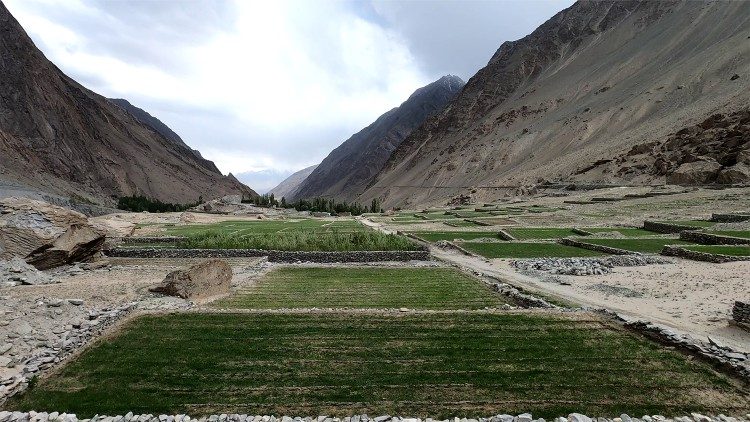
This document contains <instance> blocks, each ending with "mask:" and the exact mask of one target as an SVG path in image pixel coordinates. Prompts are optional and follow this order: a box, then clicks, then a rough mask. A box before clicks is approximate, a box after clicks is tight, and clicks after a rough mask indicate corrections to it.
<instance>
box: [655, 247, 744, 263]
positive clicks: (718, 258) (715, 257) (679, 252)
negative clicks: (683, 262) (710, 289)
mask: <svg viewBox="0 0 750 422" xmlns="http://www.w3.org/2000/svg"><path fill="white" fill-rule="evenodd" d="M661 254H662V255H665V256H676V257H678V258H685V259H692V260H694V261H704V262H713V263H716V264H723V263H724V262H735V261H750V256H733V255H722V254H714V253H708V252H697V251H691V250H689V249H685V248H682V247H680V246H676V245H666V246H664V249H662V250H661Z"/></svg>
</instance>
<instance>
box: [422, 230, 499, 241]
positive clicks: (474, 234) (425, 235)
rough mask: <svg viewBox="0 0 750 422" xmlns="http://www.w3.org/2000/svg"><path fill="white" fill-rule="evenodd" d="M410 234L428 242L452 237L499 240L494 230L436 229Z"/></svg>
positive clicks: (452, 238) (451, 238)
mask: <svg viewBox="0 0 750 422" xmlns="http://www.w3.org/2000/svg"><path fill="white" fill-rule="evenodd" d="M411 234H413V235H415V236H417V237H420V238H422V239H424V240H426V241H428V242H437V241H439V240H454V239H462V240H473V239H480V238H493V239H497V240H500V238H499V237H498V236H497V233H496V232H489V231H487V232H478V231H452V232H449V231H446V232H438V231H429V232H427V231H424V232H411Z"/></svg>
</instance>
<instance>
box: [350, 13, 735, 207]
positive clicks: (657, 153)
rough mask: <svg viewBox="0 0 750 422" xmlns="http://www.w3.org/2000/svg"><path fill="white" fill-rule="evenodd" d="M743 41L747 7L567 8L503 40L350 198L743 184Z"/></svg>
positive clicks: (412, 199) (433, 200) (398, 199)
mask: <svg viewBox="0 0 750 422" xmlns="http://www.w3.org/2000/svg"><path fill="white" fill-rule="evenodd" d="M748 36H750V7H748V4H747V2H703V1H578V2H576V3H575V4H574V5H573V6H571V7H569V8H567V9H565V10H563V11H561V12H559V13H558V14H556V15H555V16H554V17H552V18H551V19H549V20H548V21H547V22H545V23H544V24H542V25H541V26H540V27H539V28H537V29H536V30H535V31H534V32H532V33H531V34H529V35H528V36H526V37H524V38H522V39H520V40H517V41H511V42H506V43H503V44H502V45H501V46H500V48H499V49H498V50H497V52H496V53H495V54H494V55H493V56H492V58H491V59H490V60H489V62H488V64H487V66H486V67H484V68H483V69H481V70H480V71H479V72H477V74H476V75H475V76H473V77H472V78H471V79H470V80H469V82H468V83H467V84H466V86H465V87H464V89H463V90H462V91H461V93H460V94H459V95H458V96H456V98H455V99H454V100H453V101H452V102H451V103H450V104H449V105H448V106H447V107H446V108H445V110H443V112H442V113H440V114H438V115H436V116H434V117H433V118H431V119H428V120H427V121H426V122H425V123H424V124H423V125H421V126H420V127H419V128H418V129H416V130H415V131H413V132H412V133H411V134H410V135H409V136H408V137H407V138H406V139H405V140H404V141H403V142H402V143H401V144H400V145H399V146H398V147H397V148H396V150H395V151H394V152H393V153H392V154H391V155H390V157H389V159H388V161H387V162H386V164H385V165H384V166H383V168H382V170H381V171H380V172H379V174H378V175H377V176H376V178H375V179H374V180H373V182H372V183H371V184H370V186H369V188H368V189H367V190H366V191H365V192H364V193H363V194H362V195H360V196H359V200H360V202H365V203H366V202H367V201H369V200H370V199H371V198H380V199H381V200H382V201H383V204H384V206H386V207H389V206H401V207H408V206H423V205H431V204H445V203H447V202H449V201H450V199H451V198H454V197H456V196H458V195H472V196H473V197H475V198H476V200H477V201H482V200H494V199H496V198H497V197H498V196H502V195H503V194H505V193H507V192H509V191H512V190H513V189H523V188H524V187H528V186H533V185H536V184H539V183H544V182H545V181H546V182H557V183H574V182H585V183H611V184H651V183H664V182H688V181H689V182H690V183H725V182H732V183H743V181H744V183H749V182H750V167H749V166H750V159H748V158H747V157H750V139H749V138H747V137H746V136H743V135H742V134H743V133H747V132H748V131H747V130H745V129H746V125H745V124H744V123H743V122H744V121H745V120H744V118H743V117H741V116H743V115H744V114H743V113H744V112H743V110H746V109H747V104H750V42H749V41H748ZM715 115H716V116H719V117H716V118H713V117H711V116H715ZM732 128H734V129H732ZM728 131H729V132H728ZM717 132H719V133H718V136H715V135H717ZM727 132H728V133H727ZM686 137H687V138H686ZM688 138H689V139H688ZM707 142H708V143H707Z"/></svg>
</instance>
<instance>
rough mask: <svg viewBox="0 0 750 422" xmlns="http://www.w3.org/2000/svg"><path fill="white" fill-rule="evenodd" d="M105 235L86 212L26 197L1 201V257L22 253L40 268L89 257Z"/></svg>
mask: <svg viewBox="0 0 750 422" xmlns="http://www.w3.org/2000/svg"><path fill="white" fill-rule="evenodd" d="M103 244H104V235H103V234H102V233H101V232H99V231H98V230H97V229H95V228H94V227H93V226H92V225H91V224H89V222H88V219H87V218H86V216H85V215H83V214H81V213H79V212H76V211H71V210H68V209H66V208H62V207H58V206H55V205H51V204H48V203H46V202H43V201H37V200H33V199H26V198H7V199H4V200H2V201H0V259H5V260H10V259H12V258H13V257H21V258H23V259H25V260H26V262H28V263H30V264H32V265H34V266H35V267H36V268H38V269H48V268H53V267H56V266H60V265H64V264H70V263H73V262H79V261H86V260H89V259H91V258H92V257H93V256H95V255H96V254H97V253H98V252H100V251H101V248H102V245H103Z"/></svg>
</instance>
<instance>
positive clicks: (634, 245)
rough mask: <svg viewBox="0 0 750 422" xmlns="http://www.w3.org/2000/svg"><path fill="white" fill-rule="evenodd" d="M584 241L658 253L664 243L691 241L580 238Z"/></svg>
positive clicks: (672, 243) (673, 239) (678, 243)
mask: <svg viewBox="0 0 750 422" xmlns="http://www.w3.org/2000/svg"><path fill="white" fill-rule="evenodd" d="M582 240H583V241H584V242H586V243H593V244H595V245H602V246H609V247H611V248H619V249H625V250H628V251H633V252H644V253H659V252H661V250H662V249H663V248H664V246H665V245H691V244H693V243H692V242H686V241H684V240H680V239H676V238H664V237H660V238H650V239H637V238H631V239H591V238H585V239H582Z"/></svg>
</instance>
